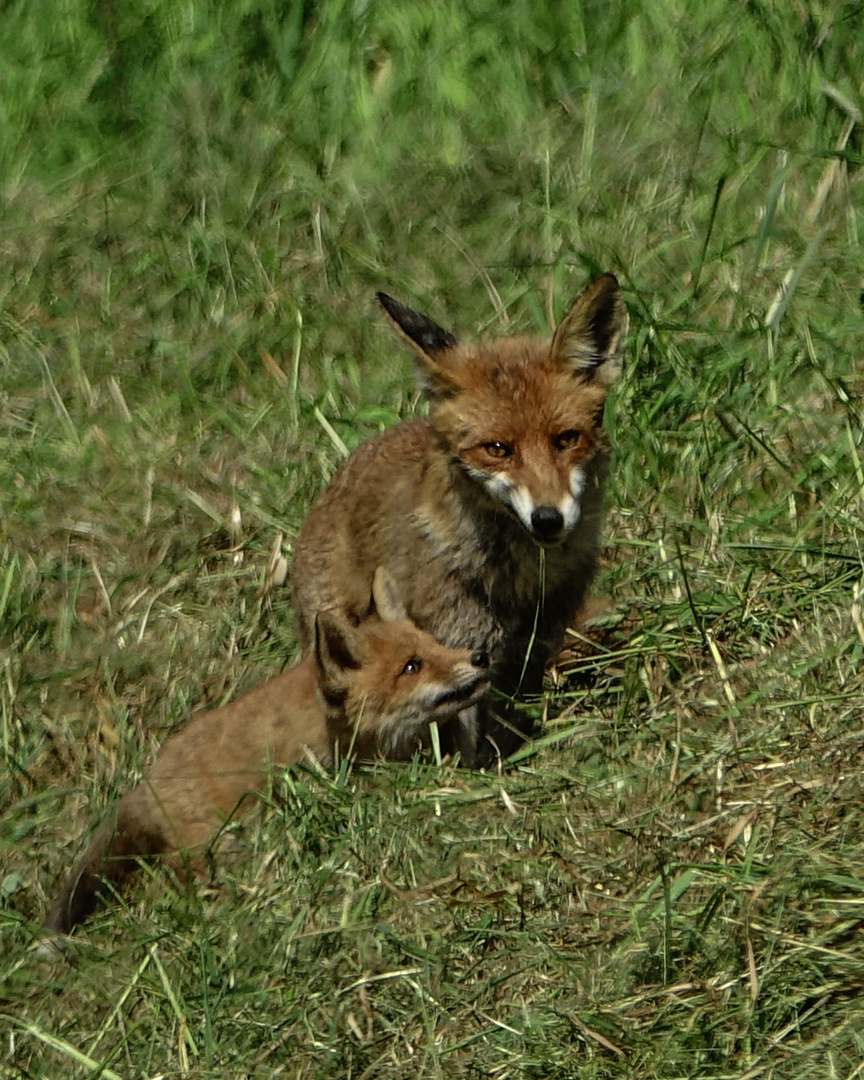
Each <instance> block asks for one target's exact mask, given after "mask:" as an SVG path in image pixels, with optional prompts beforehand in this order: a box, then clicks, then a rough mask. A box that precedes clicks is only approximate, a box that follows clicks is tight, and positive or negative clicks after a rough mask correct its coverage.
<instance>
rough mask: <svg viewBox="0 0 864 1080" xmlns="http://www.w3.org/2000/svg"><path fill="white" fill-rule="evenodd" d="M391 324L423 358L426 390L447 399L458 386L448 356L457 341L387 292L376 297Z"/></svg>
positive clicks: (423, 378)
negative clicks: (451, 374)
mask: <svg viewBox="0 0 864 1080" xmlns="http://www.w3.org/2000/svg"><path fill="white" fill-rule="evenodd" d="M375 295H376V296H377V297H378V303H379V304H380V305H381V307H382V308H383V309H384V311H385V313H386V314H387V317H388V318H389V319H390V322H391V323H392V324H393V326H394V327H395V328H396V331H397V333H398V334H399V336H400V337H403V338H404V339H405V340H406V341H407V342H408V344H409V345H410V346H411V348H412V349H413V350H414V351H415V353H416V354H417V356H418V357H419V359H420V364H421V368H420V373H421V376H422V380H423V388H424V389H425V390H426V391H427V393H428V394H429V395H430V397H432V398H445V397H449V396H450V395H451V394H453V393H454V392H455V391H456V390H457V389H458V387H457V386H456V384H455V382H454V381H453V380H452V378H451V377H450V376H449V374H448V365H447V360H446V355H447V353H449V352H450V350H451V349H453V348H454V347H455V346H456V345H457V344H458V342H457V341H456V338H455V337H454V336H453V335H452V334H451V333H450V331H449V330H444V329H443V328H442V327H440V326H439V325H438V324H437V323H434V322H432V320H431V319H430V318H428V317H427V316H426V315H421V314H420V313H419V312H418V311H412V310H411V308H409V307H405V305H404V304H400V303H399V301H398V300H394V299H393V297H392V296H388V295H387V293H383V292H379V293H376V294H375Z"/></svg>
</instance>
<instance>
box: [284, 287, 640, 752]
mask: <svg viewBox="0 0 864 1080" xmlns="http://www.w3.org/2000/svg"><path fill="white" fill-rule="evenodd" d="M379 298H380V299H381V303H382V306H383V307H384V308H385V310H386V311H387V312H388V314H389V315H390V317H391V319H393V321H394V325H396V327H397V329H398V330H399V332H400V333H401V334H402V335H403V337H405V338H406V339H407V340H408V341H409V342H410V344H411V345H412V347H413V348H414V349H415V351H416V352H417V353H418V356H419V358H420V375H421V380H422V382H423V385H424V387H425V389H426V391H427V395H428V398H429V402H430V410H429V418H428V419H414V420H408V421H406V422H404V423H402V424H398V425H396V426H395V427H394V428H391V429H390V430H388V431H385V432H382V433H381V434H380V435H377V436H375V437H374V438H372V439H370V440H369V441H368V442H367V443H365V444H363V445H362V446H360V447H359V448H358V449H357V450H356V451H355V452H354V453H353V454H352V455H351V457H350V458H349V459H348V460H347V461H346V462H345V463H344V464H343V465H342V467H341V468H340V469H339V471H338V472H337V473H336V475H335V476H334V478H333V480H332V481H331V483H330V485H329V487H328V488H327V489H326V490H325V491H324V492H323V494H322V495H321V496H320V497H319V499H318V501H317V502H316V504H315V505H314V506H313V508H312V511H311V513H310V514H309V517H308V518H307V520H306V522H305V524H304V526H303V528H302V529H301V532H300V535H299V537H298V539H297V543H296V546H295V559H294V572H293V575H292V576H293V581H294V606H295V609H296V611H297V616H298V621H299V629H300V635H301V640H302V641H303V644H304V647H305V648H309V647H310V645H311V641H312V626H313V619H314V613H315V612H316V611H317V610H319V609H320V608H322V607H329V606H331V605H334V606H339V607H343V608H345V609H346V610H348V611H353V612H354V613H356V614H357V615H358V616H359V615H360V614H361V613H362V605H363V603H364V599H365V597H366V595H367V593H368V588H369V581H370V579H371V577H372V574H373V572H374V570H375V567H376V566H377V565H378V564H379V563H381V562H383V561H386V563H387V567H388V570H389V571H390V573H391V574H392V576H393V578H394V581H395V583H396V585H397V588H398V589H399V592H400V594H401V596H402V598H403V600H404V603H405V606H406V608H407V611H408V614H409V616H410V618H411V619H412V620H413V621H414V622H415V623H416V624H417V625H418V626H421V627H422V628H423V629H425V630H428V631H429V632H430V633H431V634H433V635H434V636H435V637H436V638H437V639H438V640H439V641H443V642H446V643H447V644H449V645H451V646H454V647H457V646H462V647H465V646H479V647H481V648H484V649H486V650H488V652H489V653H490V656H491V659H492V673H493V684H494V685H495V686H497V687H498V688H499V689H501V690H502V691H504V692H505V693H506V694H508V695H513V694H519V693H523V694H524V693H536V692H537V691H539V689H540V687H541V684H542V676H543V669H544V666H545V663H546V661H547V660H548V659H549V658H550V657H551V656H552V655H554V654H555V653H556V652H557V650H558V649H559V647H560V645H561V642H562V639H563V635H564V631H565V629H566V627H567V625H568V623H569V622H570V621H571V620H572V618H573V617H574V615H575V613H576V610H577V609H578V607H579V605H580V603H581V602H582V600H583V598H584V596H585V592H586V589H587V587H588V585H589V584H590V581H591V578H592V575H593V573H594V567H595V564H596V558H597V548H598V543H599V528H600V520H601V514H602V502H603V486H604V481H605V475H606V470H607V465H608V451H609V448H608V442H607V438H606V434H605V432H604V431H603V429H602V416H603V406H604V402H605V400H606V395H607V392H608V388H609V386H610V385H611V384H612V383H613V382H614V381H615V378H616V377H617V373H618V370H619V367H620V346H621V341H622V338H623V335H624V332H625V329H626V324H627V316H626V311H625V310H624V306H623V302H622V301H621V296H620V292H619V290H618V286H617V282H615V279H614V278H613V277H612V276H611V275H603V276H602V277H600V278H598V279H597V280H596V281H595V282H593V283H592V284H591V285H589V286H588V288H587V289H585V291H584V292H583V293H582V295H581V296H580V297H579V298H578V299H577V300H576V302H575V303H574V304H573V306H572V307H571V309H570V310H569V311H568V313H567V314H566V315H565V317H564V319H563V320H562V321H561V324H560V325H559V327H558V329H557V330H556V332H555V335H554V337H553V339H552V341H551V342H550V341H549V340H545V341H544V340H542V339H536V338H527V337H526V338H521V337H520V338H510V339H504V340H499V341H493V342H489V343H484V344H481V345H464V344H458V343H457V342H456V341H455V339H454V338H453V337H452V335H450V334H448V333H447V332H446V331H443V330H442V329H441V328H440V327H437V326H435V324H434V323H431V322H430V321H429V320H428V319H426V318H425V316H422V315H418V314H417V313H416V312H411V311H410V310H409V309H407V308H404V307H403V306H402V305H401V304H399V303H398V302H397V301H394V300H392V299H391V298H390V297H386V296H381V297H379ZM569 433H576V434H575V435H574V436H573V437H572V439H570V438H569V437H568V439H565V440H564V443H565V444H566V445H562V443H561V437H562V435H568V436H569ZM496 443H500V444H504V445H505V446H506V447H507V449H508V454H507V455H506V456H497V450H496V448H495V444H496ZM576 466H579V468H580V469H581V472H582V475H581V481H582V491H581V493H580V494H578V495H574V493H573V490H572V489H573V484H574V482H575V481H574V480H573V477H572V476H571V473H572V470H573V469H574V468H575V467H576ZM507 479H509V480H510V481H511V482H512V485H513V488H514V489H524V492H525V494H524V495H522V496H521V498H522V503H523V504H524V503H525V502H527V503H528V506H529V509H528V510H527V511H524V510H523V512H522V514H521V516H520V513H519V509H518V507H517V506H516V505H514V500H513V498H512V497H511V495H510V494H508V493H507V492H505V494H504V495H502V493H501V491H500V490H498V489H496V486H495V485H496V484H499V485H503V482H504V481H505V480H507ZM568 498H569V499H570V507H571V508H572V509H573V510H574V514H573V518H574V520H572V521H570V522H568V524H567V525H566V527H565V528H563V529H561V530H560V531H559V533H558V534H556V535H554V536H552V537H551V538H550V537H548V536H545V535H541V534H540V533H539V532H538V531H537V529H538V526H536V525H535V521H534V516H533V513H532V507H533V508H538V507H539V508H542V509H543V510H544V511H547V512H550V508H552V509H551V512H552V513H553V515H554V513H555V512H556V511H558V510H559V508H561V507H566V506H567V500H568ZM508 500H509V502H508ZM561 513H562V514H563V510H562V511H561ZM526 515H527V516H528V517H529V519H530V520H529V521H528V523H527V524H526V522H525V520H524V518H525V516H526ZM541 544H542V545H543V546H544V547H545V549H546V550H545V565H544V571H543V583H544V585H545V589H544V588H542V587H541V572H540V561H541V560H540V554H539V550H538V545H541ZM496 708H498V706H496ZM507 719H508V723H509V722H510V721H511V720H513V719H514V716H513V714H512V713H511V714H510V715H509V716H508V718H507ZM481 729H482V730H481ZM455 732H456V740H455V746H456V747H457V748H458V749H459V750H460V751H461V753H462V756H463V760H465V761H466V762H467V763H468V764H471V765H477V764H486V763H488V762H489V760H490V757H491V753H492V751H493V750H495V751H501V752H502V753H507V752H509V750H512V749H513V747H514V746H515V745H516V742H517V741H518V739H516V738H514V737H513V736H512V734H511V733H509V732H508V731H507V730H506V729H505V728H502V727H501V726H500V725H496V724H495V723H494V722H492V723H491V724H490V725H488V730H487V723H486V721H485V720H484V718H483V717H482V716H480V718H479V720H478V718H477V717H476V716H469V715H467V714H466V715H465V716H463V717H462V718H461V720H460V725H458V727H457V728H456V729H455ZM483 734H489V735H490V738H491V740H492V741H491V742H487V744H486V745H482V744H481V742H482V740H481V736H482V735H483ZM493 742H494V746H493V745H492V743H493Z"/></svg>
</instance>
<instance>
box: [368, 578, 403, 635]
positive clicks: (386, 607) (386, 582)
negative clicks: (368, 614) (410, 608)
mask: <svg viewBox="0 0 864 1080" xmlns="http://www.w3.org/2000/svg"><path fill="white" fill-rule="evenodd" d="M372 606H373V608H374V610H375V611H376V612H377V613H378V618H379V619H383V620H384V622H395V621H397V620H399V619H407V618H408V612H407V611H406V610H405V605H404V604H403V603H402V598H401V597H400V596H399V590H398V589H397V588H396V582H395V581H394V580H393V578H392V577H391V576H390V574H389V573H388V572H387V570H386V569H385V568H384V567H383V566H379V567H378V569H377V570H376V571H375V577H374V578H373V579H372Z"/></svg>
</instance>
